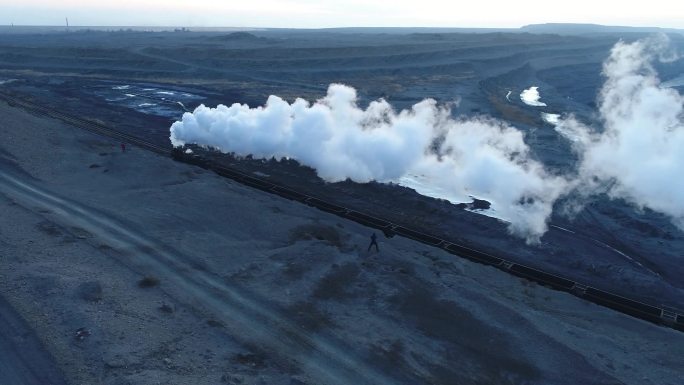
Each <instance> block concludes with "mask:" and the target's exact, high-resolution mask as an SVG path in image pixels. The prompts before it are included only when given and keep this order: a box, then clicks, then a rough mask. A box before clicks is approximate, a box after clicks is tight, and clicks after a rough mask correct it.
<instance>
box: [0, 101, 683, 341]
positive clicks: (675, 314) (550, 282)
mask: <svg viewBox="0 0 684 385" xmlns="http://www.w3.org/2000/svg"><path fill="white" fill-rule="evenodd" d="M0 99H1V100H4V101H5V102H7V103H9V104H10V105H12V106H16V107H20V108H23V109H26V110H28V111H30V112H32V113H35V114H38V115H43V116H47V117H50V118H57V119H60V120H62V121H64V122H66V123H69V124H71V125H73V126H76V127H78V128H81V129H84V130H86V131H90V132H92V133H94V134H98V135H104V136H107V137H110V138H113V139H116V140H120V141H124V142H127V143H131V144H134V145H136V146H138V147H141V148H144V149H147V150H149V151H153V152H155V153H158V154H161V155H164V156H170V157H171V158H173V159H174V160H176V161H179V162H183V163H187V164H191V165H195V166H198V167H201V168H203V169H207V170H211V171H213V172H215V173H216V174H218V175H221V176H223V177H226V178H229V179H232V180H234V181H236V182H239V183H242V184H244V185H247V186H250V187H252V188H256V189H258V190H261V191H265V192H268V193H271V194H275V195H278V196H281V197H283V198H286V199H289V200H293V201H297V202H300V203H302V204H305V205H308V206H311V207H315V208H317V209H319V210H322V211H325V212H328V213H331V214H334V215H337V216H340V217H343V218H346V219H349V220H352V221H354V222H357V223H360V224H362V225H365V226H368V227H372V228H375V229H377V230H380V231H382V232H383V233H384V234H385V235H386V236H387V237H392V236H394V235H398V236H402V237H405V238H409V239H412V240H415V241H418V242H421V243H423V244H425V245H428V246H432V247H437V248H440V249H442V250H444V251H446V252H448V253H450V254H453V255H455V256H458V257H461V258H465V259H468V260H471V261H474V262H477V263H480V264H484V265H489V266H493V267H496V268H498V269H499V270H503V271H505V272H507V273H510V274H513V275H515V276H518V277H522V278H525V279H527V280H530V281H533V282H536V283H538V284H541V285H544V286H547V287H550V288H552V289H555V290H559V291H564V292H567V293H570V294H572V295H575V296H577V297H579V298H582V299H584V300H587V301H590V302H593V303H595V304H598V305H601V306H604V307H608V308H611V309H613V310H616V311H619V312H621V313H623V314H627V315H630V316H632V317H635V318H639V319H642V320H646V321H649V322H652V323H655V324H658V325H662V326H665V327H669V328H672V329H675V330H679V331H682V332H684V312H682V311H679V310H676V309H671V308H665V307H659V306H655V305H651V304H648V303H644V302H641V301H637V300H634V299H630V298H626V297H624V296H619V295H617V294H613V293H610V292H607V291H604V290H600V289H597V288H594V287H592V286H590V285H585V284H582V283H580V282H576V281H573V280H571V279H568V278H565V277H562V276H559V275H556V274H551V273H548V272H545V271H541V270H538V269H535V268H532V267H529V266H525V265H523V264H520V263H516V262H513V261H509V260H506V259H504V258H500V257H498V256H495V255H492V254H489V253H486V252H483V251H480V250H476V249H473V248H470V247H467V246H464V245H462V244H459V243H457V242H452V241H449V240H445V239H441V238H438V237H435V236H432V235H430V234H425V233H422V232H419V231H416V230H413V229H410V228H407V227H405V226H402V225H399V224H395V223H392V222H390V221H387V220H384V219H382V218H378V217H376V216H373V215H371V214H368V213H364V212H360V211H357V210H352V209H349V208H346V207H342V206H339V205H336V204H334V203H330V202H326V201H324V200H321V199H319V198H316V197H314V196H311V195H308V194H305V193H302V192H299V191H295V190H293V189H290V188H288V187H286V186H282V185H277V184H274V183H271V182H269V181H266V180H263V179H260V178H257V177H254V176H251V175H247V174H245V173H243V172H240V171H238V170H235V169H232V168H229V167H226V166H223V165H218V164H216V163H214V162H211V161H209V160H207V159H204V158H202V157H200V156H198V155H195V154H186V153H185V152H183V151H181V150H179V149H174V148H172V147H170V146H169V147H162V146H159V145H156V144H154V143H150V142H147V141H145V140H143V139H140V138H138V137H135V136H133V135H130V134H126V133H123V132H120V131H117V130H115V129H113V128H111V127H109V126H107V125H104V124H101V123H98V122H93V121H91V120H88V119H83V118H81V117H77V116H73V115H70V114H67V113H64V112H62V111H59V110H56V109H53V108H49V107H45V106H41V105H37V104H35V103H32V102H30V101H27V100H24V99H20V98H18V97H15V96H12V95H8V94H6V93H2V92H0Z"/></svg>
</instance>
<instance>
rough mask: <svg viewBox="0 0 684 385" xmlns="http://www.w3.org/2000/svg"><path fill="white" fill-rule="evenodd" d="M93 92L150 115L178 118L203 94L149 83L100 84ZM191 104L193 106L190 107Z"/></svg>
mask: <svg viewBox="0 0 684 385" xmlns="http://www.w3.org/2000/svg"><path fill="white" fill-rule="evenodd" d="M91 93H92V94H94V95H96V96H99V97H101V98H103V99H104V100H106V101H107V102H109V103H111V104H115V105H119V106H123V107H127V108H130V109H133V110H136V111H138V112H142V113H144V114H148V115H156V116H163V117H167V118H172V119H178V118H180V116H181V115H183V113H184V112H186V111H188V109H189V108H191V107H194V106H195V104H197V103H196V102H197V101H199V100H202V99H204V97H203V96H200V95H196V94H191V93H188V92H183V91H175V90H169V89H164V88H158V87H151V86H149V85H145V86H142V85H136V84H121V85H114V86H112V85H99V86H95V87H93V89H92V90H91ZM189 106H191V107H189Z"/></svg>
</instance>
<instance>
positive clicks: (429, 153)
mask: <svg viewBox="0 0 684 385" xmlns="http://www.w3.org/2000/svg"><path fill="white" fill-rule="evenodd" d="M666 46H667V42H666V41H665V40H663V38H658V39H656V40H647V41H638V42H635V43H632V44H626V43H618V44H617V45H616V46H615V47H614V48H613V50H612V51H611V55H610V58H609V59H608V60H607V61H606V63H605V65H604V73H605V76H606V78H607V80H606V83H605V85H604V87H603V89H602V91H601V93H600V95H599V105H600V111H599V112H600V114H601V117H602V120H603V126H604V127H603V129H602V130H592V129H591V128H589V127H586V126H585V125H583V124H581V123H579V122H578V121H577V120H576V119H574V118H572V117H571V118H568V119H565V120H563V121H561V122H560V124H559V126H558V127H557V129H558V130H559V132H563V133H565V134H566V135H567V136H568V137H569V138H572V139H573V140H574V142H575V150H576V151H577V152H578V154H579V158H580V164H579V165H578V170H577V172H576V173H573V175H572V176H571V177H570V176H558V175H552V174H550V173H549V172H548V171H546V170H545V169H544V167H543V165H542V164H540V163H539V162H537V161H535V160H534V159H533V158H532V157H531V156H530V150H529V148H528V146H527V145H526V144H525V142H524V140H523V134H522V133H521V132H520V131H519V130H517V129H515V128H513V127H511V126H509V125H508V124H506V123H505V122H502V121H498V120H495V119H492V118H484V117H480V118H471V119H465V118H453V117H452V116H451V111H450V110H449V109H448V107H444V106H438V105H437V103H436V102H435V101H434V100H431V99H426V100H424V101H422V102H420V103H417V104H415V105H414V106H413V107H412V108H411V109H409V110H403V111H399V112H397V111H395V110H394V109H393V108H392V106H391V105H390V104H389V103H388V102H386V101H385V100H382V99H380V100H377V101H374V102H372V103H370V104H369V106H368V107H367V108H366V109H362V108H360V107H359V106H358V105H357V96H356V91H355V90H354V89H353V88H351V87H347V86H344V85H340V84H333V85H331V86H330V87H329V89H328V92H327V95H326V96H325V97H324V98H322V99H320V100H318V101H316V102H314V103H313V104H311V103H309V102H307V101H305V100H303V99H297V100H295V101H294V102H293V103H288V102H287V101H285V100H283V99H281V98H279V97H277V96H270V97H269V98H268V101H267V102H266V105H265V106H263V107H257V108H250V107H249V106H247V105H241V104H233V105H232V106H230V107H227V106H224V105H219V106H217V107H216V108H208V107H205V106H203V105H202V106H200V107H198V108H197V109H196V110H195V111H194V112H193V113H185V114H184V115H183V118H182V120H181V121H179V122H175V123H174V124H173V125H172V126H171V142H172V144H173V145H174V146H183V145H185V144H196V145H200V146H205V147H212V148H215V149H217V150H219V151H222V152H225V153H234V154H236V155H238V156H246V155H252V156H253V157H255V158H267V159H270V158H275V159H283V158H291V159H295V160H297V161H298V162H300V163H301V164H304V165H306V166H309V167H312V168H313V169H315V170H316V172H317V173H318V175H319V176H320V177H321V178H322V179H324V180H326V181H329V182H337V181H342V180H346V179H351V180H353V181H356V182H368V181H372V180H375V181H379V182H397V181H399V180H401V179H403V178H406V177H407V176H411V175H418V176H420V177H421V178H422V180H427V181H428V183H430V184H431V185H432V186H434V187H435V188H436V189H438V190H441V191H448V192H449V196H452V197H453V196H458V197H463V198H464V199H467V197H468V196H474V197H477V198H481V199H487V200H489V201H491V202H492V207H493V210H494V211H495V212H494V214H495V215H496V216H497V217H499V218H503V219H506V220H507V221H509V223H510V225H509V229H510V231H511V232H512V233H513V234H516V235H519V236H522V237H525V238H526V239H527V240H528V241H535V240H538V238H539V237H540V236H541V235H542V234H543V233H544V232H545V231H546V230H547V221H548V218H549V217H550V216H551V213H552V209H553V205H554V202H555V201H556V200H557V199H558V198H559V197H560V196H561V195H563V194H567V193H568V192H570V191H573V190H575V191H579V192H580V193H582V194H595V193H604V192H605V193H608V194H609V196H611V197H616V198H617V197H619V198H624V199H626V200H628V201H630V202H633V203H635V204H636V205H637V206H640V207H649V208H651V209H653V210H656V211H660V212H662V213H665V214H667V215H669V216H670V217H672V218H673V220H674V222H675V223H676V224H677V225H678V226H680V228H683V229H684V178H682V177H681V175H680V174H681V171H682V170H684V150H683V149H684V127H683V125H682V115H683V112H682V108H683V107H682V105H683V99H682V96H681V95H679V94H678V93H677V92H676V91H674V90H672V89H665V88H661V87H660V86H659V81H658V78H657V76H656V73H655V71H654V69H653V67H652V66H651V64H650V63H651V61H652V60H653V59H655V58H656V57H659V56H661V55H662V54H663V53H664V52H665V51H664V50H665V47H666Z"/></svg>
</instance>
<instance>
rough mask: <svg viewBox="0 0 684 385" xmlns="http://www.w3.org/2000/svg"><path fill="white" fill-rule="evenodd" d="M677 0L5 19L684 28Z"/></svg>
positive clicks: (320, 6)
mask: <svg viewBox="0 0 684 385" xmlns="http://www.w3.org/2000/svg"><path fill="white" fill-rule="evenodd" d="M678 3H679V2H678V1H676V0H650V1H639V2H636V1H628V0H626V1H602V0H571V1H553V0H547V1H540V0H518V1H512V0H469V1H458V0H418V1H416V0H413V1H405V0H392V1H367V0H344V1H341V0H251V1H232V0H225V1H220V0H97V1H92V0H91V1H85V0H57V1H55V0H0V24H4V25H8V24H10V23H14V24H16V25H63V24H64V18H65V17H69V21H70V24H71V25H83V26H97V25H131V26H132V25H135V26H139V25H146V26H189V27H193V26H207V27H293V28H320V27H391V26H396V27H520V26H522V25H526V24H533V23H548V22H556V23H558V22H566V23H598V24H608V25H633V26H654V27H670V28H684V6H682V5H681V4H678Z"/></svg>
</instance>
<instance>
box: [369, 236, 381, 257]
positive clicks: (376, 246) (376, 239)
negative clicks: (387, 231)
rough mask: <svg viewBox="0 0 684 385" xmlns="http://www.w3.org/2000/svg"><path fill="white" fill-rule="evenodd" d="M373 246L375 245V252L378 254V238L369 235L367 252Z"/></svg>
mask: <svg viewBox="0 0 684 385" xmlns="http://www.w3.org/2000/svg"><path fill="white" fill-rule="evenodd" d="M373 245H375V251H377V252H378V253H379V252H380V248H379V247H378V237H377V236H375V233H373V234H371V242H370V245H368V251H370V250H371V247H373Z"/></svg>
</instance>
